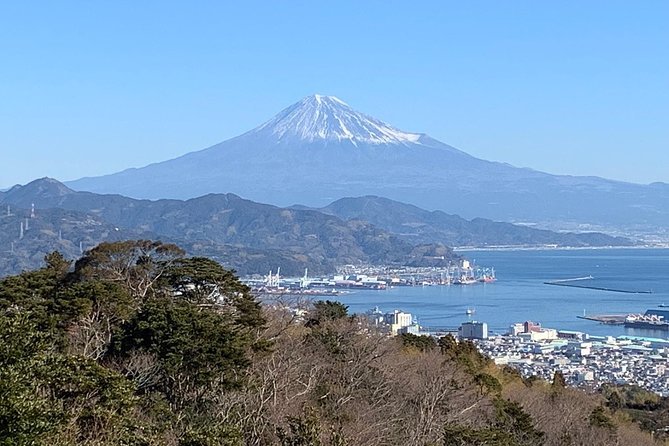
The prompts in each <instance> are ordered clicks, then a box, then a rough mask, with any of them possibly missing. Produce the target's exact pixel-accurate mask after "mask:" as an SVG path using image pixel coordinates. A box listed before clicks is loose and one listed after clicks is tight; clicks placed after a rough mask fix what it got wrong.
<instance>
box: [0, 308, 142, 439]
mask: <svg viewBox="0 0 669 446" xmlns="http://www.w3.org/2000/svg"><path fill="white" fill-rule="evenodd" d="M51 344H52V339H50V336H49V335H48V334H45V333H42V332H39V331H38V330H37V329H36V326H35V324H34V322H31V321H30V319H29V317H28V315H26V314H22V313H14V314H3V315H1V316H0V345H1V346H2V348H1V349H0V444H3V445H14V444H16V445H20V444H37V443H40V442H41V441H42V439H44V438H47V437H51V438H55V437H58V436H59V435H61V434H62V435H65V436H69V437H72V438H75V439H76V440H77V441H78V442H81V441H84V440H85V439H86V438H87V437H88V436H91V435H100V432H103V431H104V432H108V433H110V432H114V435H115V436H117V437H119V436H122V435H124V434H127V433H128V430H129V429H130V428H131V423H130V420H131V418H130V417H129V414H130V411H131V409H132V407H133V406H134V404H135V397H134V388H133V386H132V383H131V382H129V381H128V380H126V379H125V378H124V377H123V376H121V375H119V374H117V373H115V372H113V371H111V370H108V369H106V368H104V367H102V366H100V365H98V364H97V363H95V362H94V361H91V360H87V359H84V358H80V357H74V356H69V355H63V354H58V353H56V352H54V351H53V349H52V348H51ZM54 441H55V440H54ZM44 442H45V443H48V442H47V441H46V440H44Z"/></svg>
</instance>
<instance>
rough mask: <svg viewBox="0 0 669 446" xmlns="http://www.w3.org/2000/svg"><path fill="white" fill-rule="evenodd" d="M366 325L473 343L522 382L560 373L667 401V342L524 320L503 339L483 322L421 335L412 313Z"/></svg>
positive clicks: (383, 316) (379, 315)
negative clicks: (633, 387)
mask: <svg viewBox="0 0 669 446" xmlns="http://www.w3.org/2000/svg"><path fill="white" fill-rule="evenodd" d="M366 316H367V317H368V318H369V320H370V321H371V322H372V323H374V324H376V325H379V326H382V328H383V329H385V330H387V331H388V333H389V335H392V336H394V335H398V334H402V333H411V334H416V335H429V336H443V335H448V334H450V335H453V336H456V337H457V338H459V339H468V340H471V341H472V342H474V344H475V345H476V346H477V347H478V349H479V350H480V351H481V352H482V353H483V354H485V355H486V356H488V357H489V358H491V359H492V360H493V361H494V362H495V364H498V365H508V366H510V367H513V368H515V369H517V370H518V371H519V372H520V373H521V375H522V376H523V377H526V378H529V377H539V378H542V379H545V380H548V381H551V380H552V379H553V376H554V375H555V372H560V373H561V374H562V375H563V376H564V378H565V381H566V383H567V384H568V385H571V386H574V387H583V388H587V389H597V388H599V387H600V386H601V385H602V384H616V385H636V386H639V387H642V388H644V389H646V390H649V391H651V392H654V393H656V394H658V395H660V396H669V379H668V378H669V367H667V365H668V363H669V340H666V339H660V338H647V337H638V336H618V337H612V336H590V335H588V334H587V333H583V332H578V331H570V330H557V329H554V328H545V327H542V326H541V324H539V323H535V322H531V321H526V322H524V323H516V324H513V325H512V326H511V327H510V328H509V331H508V332H507V333H505V334H494V335H493V334H491V333H489V331H488V325H487V323H485V322H479V321H466V322H463V323H462V324H461V325H460V327H459V328H458V331H457V332H424V331H422V330H421V327H420V326H419V325H418V324H417V323H416V320H415V318H414V317H413V316H412V315H411V314H410V313H405V312H403V311H400V310H394V311H393V312H390V313H383V312H382V311H380V310H379V309H378V308H374V309H373V310H370V311H368V312H367V314H366Z"/></svg>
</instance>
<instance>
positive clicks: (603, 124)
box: [0, 0, 669, 187]
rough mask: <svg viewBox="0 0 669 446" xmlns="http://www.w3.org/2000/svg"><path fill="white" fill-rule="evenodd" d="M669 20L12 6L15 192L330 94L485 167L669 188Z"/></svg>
mask: <svg viewBox="0 0 669 446" xmlns="http://www.w3.org/2000/svg"><path fill="white" fill-rule="evenodd" d="M228 3H230V4H228ZM233 3H234V4H233ZM668 23H669V2H667V1H641V2H632V1H625V2H618V1H611V0H607V1H597V0H591V1H585V2H584V1H560V2H555V1H553V2H547V1H520V0H514V1H507V2H500V1H485V2H483V1H469V0H468V1H465V2H463V1H457V2H450V1H434V2H429V1H413V2H395V1H388V0H386V1H364V2H361V1H337V2H319V1H300V2H291V1H285V2H284V1H281V2H278V1H266V2H259V1H245V2H220V1H212V2H205V1H194V2H169V1H140V2H137V1H114V2H103V1H79V2H74V1H59V2H47V1H44V2H37V1H36V2H3V3H2V4H0V57H1V59H0V153H1V155H2V156H1V158H0V160H1V166H0V187H5V186H11V185H13V184H16V183H26V182H28V181H31V180H32V179H35V178H38V177H43V176H51V177H55V178H57V179H60V180H71V179H76V178H79V177H82V176H93V175H100V174H104V173H112V172H116V171H119V170H122V169H124V168H127V167H140V166H143V165H146V164H149V163H151V162H157V161H162V160H166V159H170V158H174V157H176V156H179V155H182V154H184V153H187V152H190V151H193V150H199V149H202V148H205V147H208V146H210V145H212V144H215V143H217V142H220V141H223V140H225V139H228V138H230V137H233V136H236V135H238V134H240V133H242V132H244V131H247V130H250V129H251V128H252V127H255V126H256V125H258V124H260V123H261V122H263V121H265V120H267V119H269V118H270V117H271V116H273V115H274V114H275V113H277V112H278V111H279V110H281V109H282V108H284V107H286V106H288V105H290V104H292V103H294V102H297V101H298V100H299V99H301V98H302V97H303V96H306V95H308V94H313V93H321V94H328V95H335V96H338V97H339V98H341V99H343V100H344V101H346V102H347V103H349V104H350V105H351V106H353V107H354V108H356V109H358V110H360V111H363V112H365V113H367V114H370V115H372V116H375V117H377V118H379V119H382V120H384V121H386V122H388V123H390V124H392V125H394V126H396V127H398V128H400V129H403V130H407V131H415V132H425V133H428V134H429V135H431V136H433V137H435V138H437V139H439V140H441V141H443V142H446V143H448V144H451V145H453V146H456V147H458V148H460V149H461V150H464V151H466V152H468V153H470V154H472V155H474V156H477V157H480V158H484V159H489V160H496V161H504V162H508V163H510V164H514V165H516V166H522V167H532V168H535V169H539V170H545V171H548V172H551V173H564V174H574V175H598V176H604V177H607V178H613V179H620V180H625V181H634V182H642V183H648V182H653V181H665V182H669V26H667V24H668Z"/></svg>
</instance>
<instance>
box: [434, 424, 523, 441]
mask: <svg viewBox="0 0 669 446" xmlns="http://www.w3.org/2000/svg"><path fill="white" fill-rule="evenodd" d="M442 445H443V446H519V444H518V443H517V442H516V441H515V440H514V438H513V436H512V435H511V434H510V433H509V432H506V431H505V430H503V429H498V428H482V429H474V428H471V427H467V426H462V425H457V424H449V425H447V426H446V427H445V428H444V433H443V443H442Z"/></svg>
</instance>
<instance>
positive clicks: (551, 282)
mask: <svg viewBox="0 0 669 446" xmlns="http://www.w3.org/2000/svg"><path fill="white" fill-rule="evenodd" d="M591 279H594V277H592V276H586V277H576V278H574V279H560V280H549V281H546V282H544V285H553V286H566V287H570V288H584V289H586V290H597V291H610V292H612V293H627V294H653V291H652V290H626V289H622V288H607V287H601V286H594V285H583V284H581V283H572V282H581V281H585V280H591Z"/></svg>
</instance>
